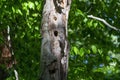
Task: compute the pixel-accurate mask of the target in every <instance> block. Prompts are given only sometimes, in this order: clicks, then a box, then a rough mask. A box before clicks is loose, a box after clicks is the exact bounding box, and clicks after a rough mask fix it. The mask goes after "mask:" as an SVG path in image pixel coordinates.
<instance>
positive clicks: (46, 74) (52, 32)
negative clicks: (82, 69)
mask: <svg viewBox="0 0 120 80" xmlns="http://www.w3.org/2000/svg"><path fill="white" fill-rule="evenodd" d="M70 5H71V0H45V4H44V8H43V19H42V24H41V32H42V33H41V34H42V45H41V76H40V80H66V79H67V69H68V56H69V54H68V53H69V45H68V41H67V23H68V14H69V10H70Z"/></svg>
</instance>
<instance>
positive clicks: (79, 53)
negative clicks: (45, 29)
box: [68, 0, 120, 80]
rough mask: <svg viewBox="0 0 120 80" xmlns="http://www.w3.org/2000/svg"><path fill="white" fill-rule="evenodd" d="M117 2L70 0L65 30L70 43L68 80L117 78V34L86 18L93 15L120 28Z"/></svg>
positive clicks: (118, 42) (119, 41)
mask: <svg viewBox="0 0 120 80" xmlns="http://www.w3.org/2000/svg"><path fill="white" fill-rule="evenodd" d="M119 3H120V1H118V0H73V2H72V6H71V11H70V16H69V30H68V31H69V36H68V37H69V41H70V44H71V51H70V61H69V63H70V64H69V65H70V66H69V76H68V80H119V79H120V77H119V75H120V67H119V66H120V60H119V54H120V50H119V48H120V39H119V38H120V34H119V32H117V31H114V30H112V29H110V28H108V27H107V26H105V25H104V24H103V23H102V22H100V21H97V20H94V19H90V18H88V17H87V15H94V16H97V17H100V18H103V19H105V20H106V21H107V22H108V23H110V24H111V25H114V26H116V28H120V27H119V26H120V25H119V18H120V16H119V11H120V9H119V8H120V7H119V6H118V4H119ZM113 6H114V7H113ZM117 26H118V27H117Z"/></svg>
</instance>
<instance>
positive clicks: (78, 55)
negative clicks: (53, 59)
mask: <svg viewBox="0 0 120 80" xmlns="http://www.w3.org/2000/svg"><path fill="white" fill-rule="evenodd" d="M119 5H120V1H119V0H72V5H71V11H70V15H69V24H68V33H69V35H68V38H69V42H70V46H71V50H70V57H69V73H68V80H119V79H120V76H119V75H120V33H119V32H117V31H114V30H112V29H110V28H109V27H107V26H105V25H104V24H103V23H102V22H99V21H97V20H93V19H90V18H88V17H87V15H94V16H97V17H100V18H103V19H105V20H106V21H107V22H108V23H110V24H111V25H114V26H116V28H120V27H119V26H120V24H119V20H120V16H119V14H120V6H119ZM42 8H43V0H17V1H16V0H1V1H0V32H1V31H2V30H4V29H5V28H7V26H10V27H11V39H12V46H13V49H14V53H15V57H16V60H17V65H16V69H17V71H18V73H19V78H20V80H37V79H38V77H39V73H40V67H39V65H40V45H41V34H40V25H41V18H42ZM2 40H3V36H2V35H1V34H0V44H2ZM10 74H11V75H10V77H9V78H8V79H7V80H15V77H14V73H13V71H12V70H11V71H10Z"/></svg>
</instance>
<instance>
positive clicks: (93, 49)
mask: <svg viewBox="0 0 120 80" xmlns="http://www.w3.org/2000/svg"><path fill="white" fill-rule="evenodd" d="M91 48H92V51H93V53H97V48H96V46H95V45H92V46H91Z"/></svg>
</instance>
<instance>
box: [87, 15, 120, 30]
mask: <svg viewBox="0 0 120 80" xmlns="http://www.w3.org/2000/svg"><path fill="white" fill-rule="evenodd" d="M88 17H89V18H92V19H96V20H98V21H101V22H103V23H104V24H105V25H106V26H108V27H109V28H111V29H113V30H115V31H119V32H120V29H118V28H116V27H114V26H112V25H110V24H109V23H108V22H107V21H105V20H104V19H102V18H99V17H95V16H93V15H88Z"/></svg>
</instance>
